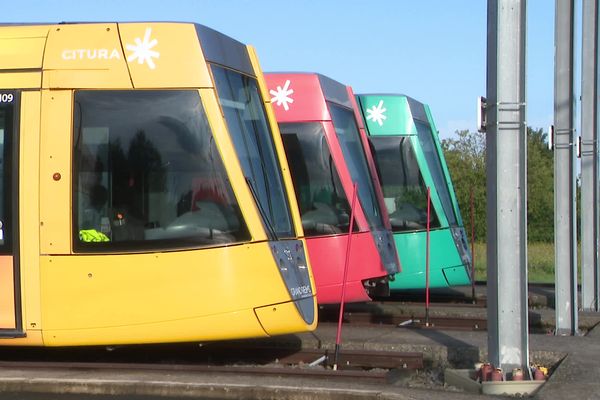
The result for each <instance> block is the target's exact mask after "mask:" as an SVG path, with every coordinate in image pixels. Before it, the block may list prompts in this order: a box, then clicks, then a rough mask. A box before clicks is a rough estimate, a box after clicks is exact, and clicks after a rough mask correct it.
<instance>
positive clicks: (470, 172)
mask: <svg viewBox="0 0 600 400" xmlns="http://www.w3.org/2000/svg"><path fill="white" fill-rule="evenodd" d="M546 143H547V134H545V133H544V132H543V130H542V129H537V130H535V129H532V128H527V227H528V228H527V230H528V240H529V241H532V242H540V241H542V242H551V241H553V240H554V164H553V163H554V161H553V154H552V151H551V150H549V149H548V147H547V144H546ZM442 148H443V150H444V155H445V157H446V162H447V164H448V169H449V170H450V175H451V176H452V181H453V184H454V190H455V191H456V197H457V199H458V204H459V207H460V209H461V213H462V215H463V220H464V222H465V228H466V229H467V232H469V233H470V232H471V222H470V212H471V211H470V196H471V191H472V192H473V197H474V203H475V207H474V208H475V212H474V216H475V237H476V240H477V241H484V240H485V238H486V225H487V224H486V210H485V209H486V171H485V135H484V134H483V133H479V132H470V131H468V130H463V131H457V132H456V137H454V138H450V139H444V140H442Z"/></svg>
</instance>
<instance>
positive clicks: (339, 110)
mask: <svg viewBox="0 0 600 400" xmlns="http://www.w3.org/2000/svg"><path fill="white" fill-rule="evenodd" d="M328 105H329V112H330V113H331V119H332V120H333V125H334V127H335V133H336V136H337V137H338V140H339V141H340V146H341V148H342V153H343V154H344V159H345V160H346V164H347V165H348V169H349V170H350V175H351V177H352V180H353V181H354V182H356V183H357V184H358V198H359V200H360V203H361V205H362V208H363V210H364V212H365V214H366V216H367V220H368V222H369V227H370V228H371V229H375V230H380V229H385V225H384V223H383V217H382V215H381V210H380V208H379V202H378V201H377V197H376V196H375V187H374V186H373V185H374V184H373V179H372V177H371V173H370V172H369V166H368V164H367V158H366V156H365V151H364V148H363V146H362V142H361V140H360V132H359V131H358V126H357V125H356V120H355V119H354V113H353V112H352V111H351V110H349V109H345V108H343V107H340V106H336V105H335V104H332V103H329V104H328Z"/></svg>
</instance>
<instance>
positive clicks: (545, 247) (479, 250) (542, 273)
mask: <svg viewBox="0 0 600 400" xmlns="http://www.w3.org/2000/svg"><path fill="white" fill-rule="evenodd" d="M486 257H487V255H486V244H485V243H475V279H476V280H478V281H485V280H486V278H487V262H486V261H487V260H486ZM527 263H528V268H529V270H528V278H529V282H536V283H552V282H554V244H553V243H529V244H528V247H527Z"/></svg>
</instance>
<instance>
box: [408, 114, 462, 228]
mask: <svg viewBox="0 0 600 400" xmlns="http://www.w3.org/2000/svg"><path fill="white" fill-rule="evenodd" d="M415 125H416V127H417V137H418V138H419V143H421V147H422V148H423V153H424V154H425V159H426V160H427V166H428V167H429V171H430V172H431V176H432V177H433V183H434V185H435V190H436V191H437V193H438V195H439V197H440V201H441V202H442V208H443V209H444V214H446V218H448V224H449V225H450V226H458V222H457V219H456V213H455V211H454V206H453V204H452V198H451V197H450V189H448V184H447V183H446V176H445V175H444V170H443V169H442V162H441V160H440V155H439V154H438V151H437V146H436V145H435V142H434V141H433V132H432V131H431V128H430V126H429V124H426V123H424V122H421V121H419V120H415Z"/></svg>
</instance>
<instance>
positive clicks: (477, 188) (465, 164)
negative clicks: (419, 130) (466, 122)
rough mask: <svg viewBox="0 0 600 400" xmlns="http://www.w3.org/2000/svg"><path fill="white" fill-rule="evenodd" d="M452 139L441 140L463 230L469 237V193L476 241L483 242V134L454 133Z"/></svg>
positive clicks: (484, 189) (484, 231)
mask: <svg viewBox="0 0 600 400" xmlns="http://www.w3.org/2000/svg"><path fill="white" fill-rule="evenodd" d="M455 134H456V137H455V138H449V139H444V140H442V149H443V151H444V156H445V157H446V163H447V164H448V169H449V171H450V176H451V178H452V183H453V185H454V191H455V193H456V198H457V200H458V205H459V208H460V210H461V214H462V217H463V221H464V223H465V229H466V230H467V234H468V236H470V235H471V229H472V228H471V218H470V215H471V192H472V193H473V200H474V217H475V218H474V220H475V238H476V240H478V241H482V240H485V237H486V223H485V205H486V197H485V196H486V188H485V135H484V134H482V133H479V132H470V131H469V130H462V131H456V133H455Z"/></svg>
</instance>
